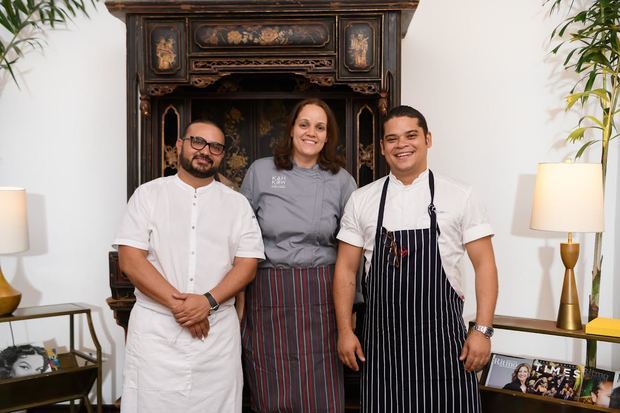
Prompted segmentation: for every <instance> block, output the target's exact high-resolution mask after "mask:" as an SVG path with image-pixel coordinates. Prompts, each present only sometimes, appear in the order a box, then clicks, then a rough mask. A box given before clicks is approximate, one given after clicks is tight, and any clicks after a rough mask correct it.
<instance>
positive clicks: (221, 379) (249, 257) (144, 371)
mask: <svg viewBox="0 0 620 413" xmlns="http://www.w3.org/2000/svg"><path fill="white" fill-rule="evenodd" d="M176 148H177V153H178V156H179V168H178V173H177V174H176V175H174V176H168V177H163V178H158V179H155V180H153V181H151V182H147V183H145V184H143V185H141V186H140V187H139V188H138V189H136V191H135V193H134V194H133V195H132V197H131V199H130V200H129V203H128V206H127V212H126V213H125V217H124V219H123V221H122V224H121V227H120V230H119V232H118V234H117V237H116V239H115V241H114V245H115V246H118V251H119V261H120V267H121V270H122V271H123V272H124V273H125V274H126V275H127V276H128V277H129V279H130V280H131V281H132V283H133V284H134V285H135V287H136V290H135V294H136V304H135V306H134V308H133V310H132V312H131V317H130V319H129V328H128V334H127V344H126V356H125V371H124V386H123V400H122V406H121V410H122V411H123V412H138V411H145V412H181V411H182V412H206V411H213V412H241V395H242V388H243V378H242V371H241V340H240V333H239V319H238V317H237V313H236V311H235V308H234V297H235V295H236V294H237V293H238V292H240V291H241V290H243V288H244V287H245V286H246V285H247V284H248V283H249V282H250V281H251V280H252V279H253V278H254V274H255V271H256V266H257V263H258V260H259V259H264V258H265V257H264V252H263V242H262V236H261V233H260V229H259V227H258V224H257V222H256V218H255V217H254V213H253V211H252V209H251V207H250V205H249V203H248V201H247V199H246V198H245V197H244V196H243V195H241V194H239V193H237V192H235V191H233V190H232V189H230V188H228V187H226V186H225V185H223V184H221V183H219V182H217V181H216V180H215V179H214V177H215V174H216V173H217V171H218V168H219V165H220V163H221V162H222V159H223V157H224V134H223V133H222V130H221V129H220V128H219V127H218V126H217V125H215V124H214V123H212V122H210V121H202V120H201V121H194V122H192V123H191V124H190V125H189V126H188V127H187V128H186V130H185V133H184V135H183V137H182V138H180V139H178V140H177V143H176Z"/></svg>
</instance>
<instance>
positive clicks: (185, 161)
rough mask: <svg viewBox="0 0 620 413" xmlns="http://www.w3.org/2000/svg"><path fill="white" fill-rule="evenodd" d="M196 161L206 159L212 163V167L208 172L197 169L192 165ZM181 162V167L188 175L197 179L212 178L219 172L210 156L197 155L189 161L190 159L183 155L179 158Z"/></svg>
mask: <svg viewBox="0 0 620 413" xmlns="http://www.w3.org/2000/svg"><path fill="white" fill-rule="evenodd" d="M194 159H206V160H208V161H209V162H211V167H210V168H209V169H207V170H203V169H198V168H195V167H194V165H192V161H193V160H194ZM179 161H180V163H181V167H182V168H183V169H184V170H185V171H186V172H187V173H188V174H190V175H191V176H193V177H195V178H199V179H205V178H211V177H212V176H214V175H215V174H216V173H218V171H219V168H218V167H217V166H216V165H215V162H213V159H211V157H210V156H208V155H201V154H196V155H194V156H193V157H192V159H189V158H188V157H186V156H184V155H183V154H182V153H181V156H180V157H179Z"/></svg>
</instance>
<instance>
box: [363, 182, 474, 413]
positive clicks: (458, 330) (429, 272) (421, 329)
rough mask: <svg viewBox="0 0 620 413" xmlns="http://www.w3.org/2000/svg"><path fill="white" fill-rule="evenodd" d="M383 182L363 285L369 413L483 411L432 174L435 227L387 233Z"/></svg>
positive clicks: (365, 408) (366, 406)
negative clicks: (447, 267) (447, 265)
mask: <svg viewBox="0 0 620 413" xmlns="http://www.w3.org/2000/svg"><path fill="white" fill-rule="evenodd" d="M389 182H390V180H389V179H386V180H385V185H384V186H383V192H382V193H381V203H380V206H379V214H378V219H377V233H376V236H375V247H374V252H373V256H372V262H371V266H370V270H369V273H368V275H367V277H366V279H365V280H364V281H365V282H364V295H365V299H366V314H365V319H364V332H363V346H364V354H365V355H366V360H367V361H366V363H364V364H363V367H362V383H361V398H362V411H363V412H380V413H388V412H407V413H408V412H421V413H426V412H445V413H455V412H456V413H458V412H480V408H481V407H480V394H479V391H478V383H477V380H476V376H475V373H473V372H467V371H465V368H464V366H463V362H461V361H459V354H460V352H461V349H462V348H463V343H464V342H465V338H466V334H467V331H466V328H465V323H464V322H463V318H462V314H463V301H462V300H461V299H460V298H459V296H458V294H457V293H456V291H454V289H453V288H452V286H451V285H450V282H449V281H448V278H447V277H446V273H445V272H444V270H443V266H442V264H441V256H440V253H439V247H438V243H437V237H438V236H440V232H439V227H438V226H437V216H436V213H435V206H434V205H433V199H434V179H433V173H432V172H431V171H429V187H430V193H431V203H430V205H429V206H428V213H429V215H430V221H431V226H430V228H424V229H416V230H401V231H387V230H386V229H385V228H384V227H383V211H384V207H385V199H386V194H387V188H388V183H389Z"/></svg>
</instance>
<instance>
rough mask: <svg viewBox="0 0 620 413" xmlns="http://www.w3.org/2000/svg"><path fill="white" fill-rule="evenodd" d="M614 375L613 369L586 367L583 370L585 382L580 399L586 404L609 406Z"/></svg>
mask: <svg viewBox="0 0 620 413" xmlns="http://www.w3.org/2000/svg"><path fill="white" fill-rule="evenodd" d="M614 376H615V372H613V371H609V370H603V369H597V368H594V367H586V368H585V369H584V371H583V384H582V385H581V394H580V395H579V399H578V400H579V401H580V402H582V403H586V404H593V405H596V406H601V407H609V398H610V396H611V391H612V388H613V384H614Z"/></svg>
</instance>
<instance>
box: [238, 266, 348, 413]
mask: <svg viewBox="0 0 620 413" xmlns="http://www.w3.org/2000/svg"><path fill="white" fill-rule="evenodd" d="M333 270H334V267H333V266H332V265H330V266H321V267H315V268H263V269H260V270H259V271H258V273H257V274H256V278H255V279H254V281H253V282H252V283H251V284H250V285H249V286H248V287H247V289H246V314H245V317H244V319H243V326H242V337H243V356H244V363H245V365H244V367H245V374H246V382H247V384H248V387H249V389H250V395H251V407H252V409H253V410H254V411H256V412H260V413H263V412H291V413H303V412H312V413H314V412H316V413H319V412H342V411H344V382H343V375H342V364H341V363H340V360H339V359H338V352H337V348H336V339H337V328H336V321H335V315H334V302H333V298H332V281H333Z"/></svg>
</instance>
